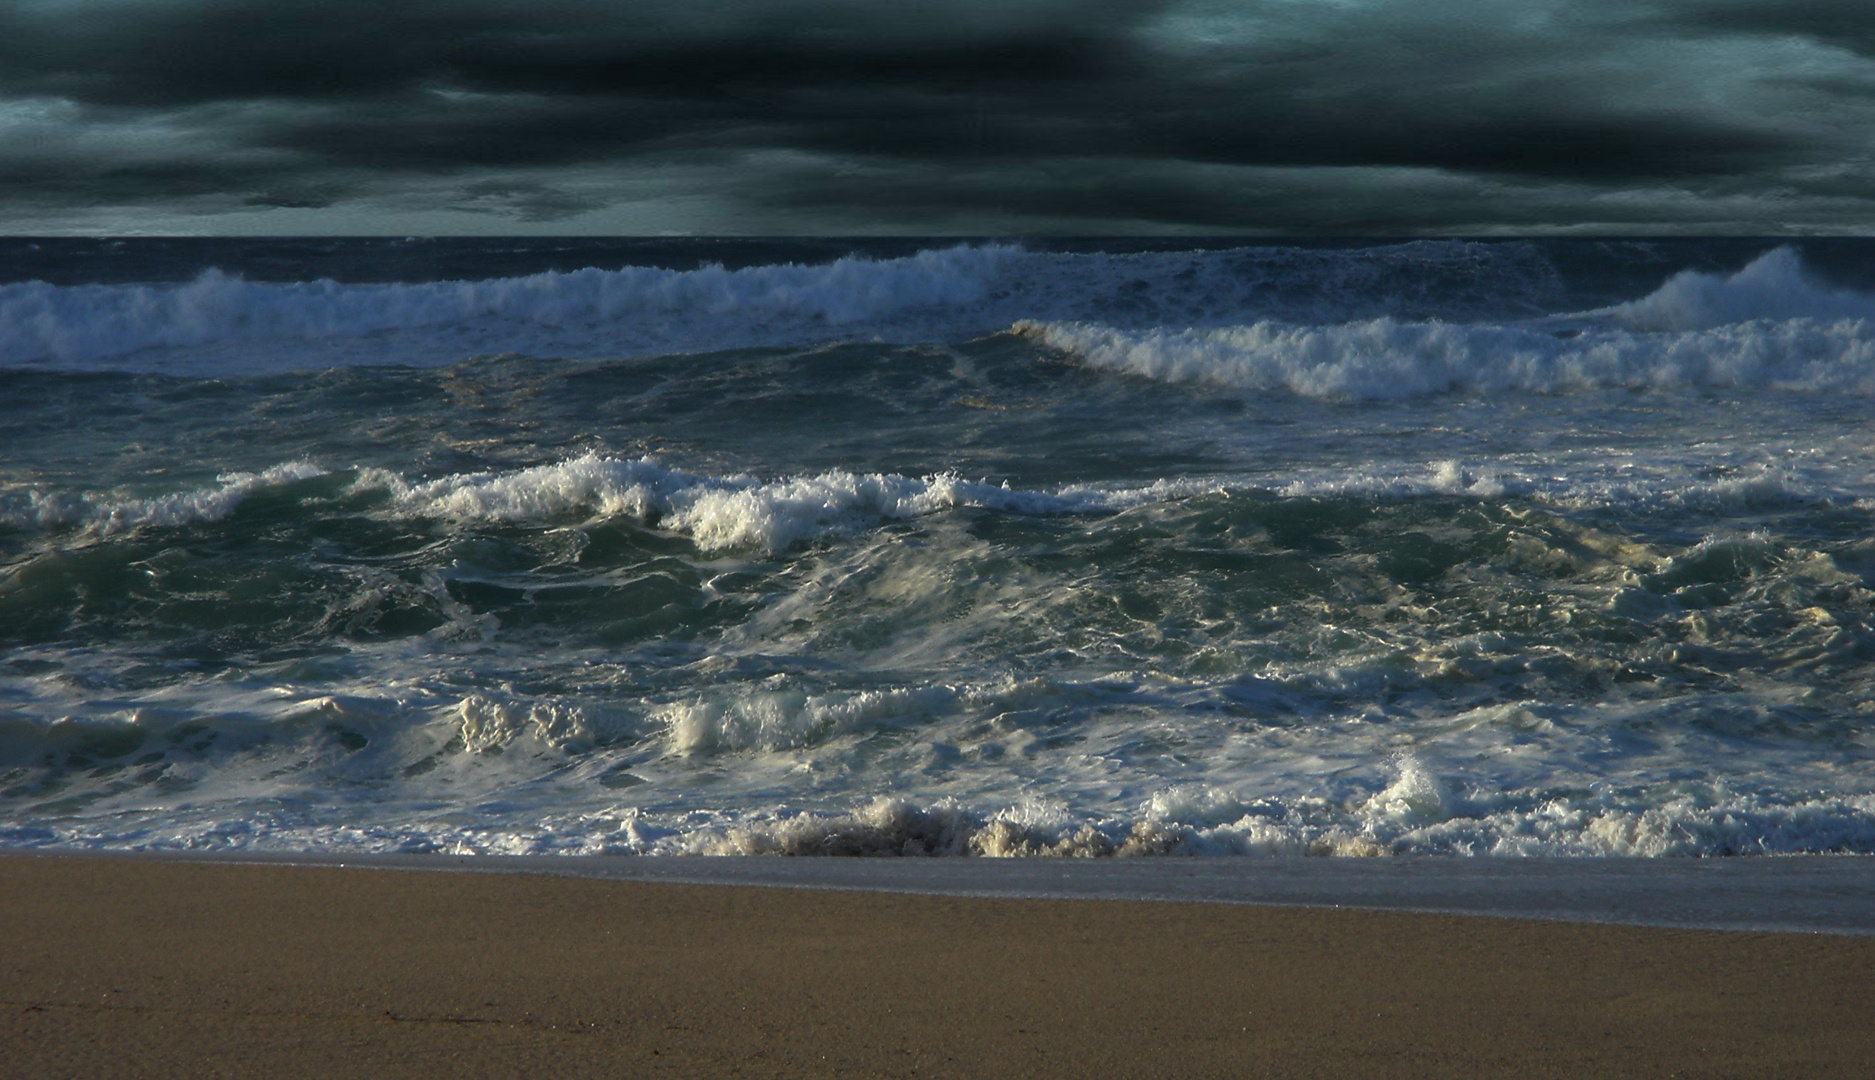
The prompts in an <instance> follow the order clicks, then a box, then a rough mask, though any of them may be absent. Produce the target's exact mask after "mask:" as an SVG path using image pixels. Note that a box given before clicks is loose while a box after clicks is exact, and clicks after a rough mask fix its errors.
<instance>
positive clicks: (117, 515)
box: [0, 461, 326, 536]
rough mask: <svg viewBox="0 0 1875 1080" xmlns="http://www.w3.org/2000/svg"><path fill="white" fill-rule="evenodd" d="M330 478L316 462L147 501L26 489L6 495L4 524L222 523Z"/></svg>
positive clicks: (102, 530) (116, 529)
mask: <svg viewBox="0 0 1875 1080" xmlns="http://www.w3.org/2000/svg"><path fill="white" fill-rule="evenodd" d="M324 475H326V470H324V469H322V468H320V467H319V466H317V465H314V464H312V463H311V462H305V461H291V462H287V463H285V464H282V465H275V466H273V467H272V468H269V469H264V470H262V471H261V472H257V473H255V472H232V473H224V474H222V475H221V476H219V477H217V478H216V483H217V485H218V486H216V487H205V488H195V489H191V490H188V491H178V492H170V493H168V494H163V495H151V496H147V497H137V496H132V495H126V494H122V493H103V494H76V493H71V492H55V491H47V490H45V489H44V488H41V487H26V488H20V489H16V490H14V491H10V492H0V522H4V523H6V524H8V525H11V526H13V527H15V528H28V529H54V528H59V527H69V526H78V527H80V528H82V529H83V530H84V531H85V533H86V534H87V535H91V536H110V535H113V534H116V533H122V532H128V531H130V530H132V529H137V528H142V527H146V526H147V527H152V528H165V527H174V526H178V525H187V524H190V523H193V522H198V521H220V520H221V519H223V518H225V517H227V516H228V515H229V514H231V513H233V512H234V509H235V508H236V507H237V506H240V505H241V504H242V503H243V502H245V501H247V500H248V499H249V498H251V497H252V496H253V495H254V494H255V493H257V492H260V491H263V490H265V489H267V488H270V487H279V486H281V485H285V484H292V483H297V482H298V481H301V480H309V479H312V478H314V477H318V476H324Z"/></svg>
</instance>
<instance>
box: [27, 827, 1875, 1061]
mask: <svg viewBox="0 0 1875 1080" xmlns="http://www.w3.org/2000/svg"><path fill="white" fill-rule="evenodd" d="M0 913H4V918H5V923H6V930H5V941H6V947H5V953H4V955H3V957H0V1015H4V1016H5V1021H4V1024H0V1075H4V1076H5V1077H8V1078H10V1080H27V1078H39V1077H84V1078H87V1080H90V1078H108V1077H168V1076H175V1077H192V1078H193V1077H208V1076H255V1077H322V1078H325V1077H352V1076H358V1077H430V1076H435V1077H474V1076H489V1077H558V1076H568V1077H638V1076H659V1077H664V1076H669V1077H710V1078H716V1077H731V1076H750V1077H770V1076H772V1077H810V1076H811V1077H819V1076H850V1077H912V1076H917V1077H1074V1078H1092V1077H1181V1078H1182V1077H1212V1076H1216V1077H1263V1076H1271V1077H1334V1078H1350V1077H1439V1078H1456V1077H1464V1078H1473V1077H1517V1078H1520V1080H1522V1078H1537V1077H1568V1078H1571V1080H1581V1078H1589V1077H1628V1076H1631V1077H1668V1076H1682V1077H1791V1078H1805V1080H1818V1078H1829V1077H1845V1078H1849V1077H1853V1078H1855V1080H1867V1078H1868V1077H1870V1076H1875V938H1869V937H1843V936H1828V935H1808V934H1754V933H1738V932H1717V931H1697V930H1663V929H1640V928H1630V927H1610V926H1583V925H1569V924H1561V923H1542V922H1527V921H1520V920H1512V919H1495V918H1479V917H1463V916H1447V915H1418V914H1398V913H1380V912H1360V911H1334V910H1322V909H1299V908H1262V907H1246V906H1237V905H1214V904H1178V903H1136V902H1121V901H1105V900H1102V901H1089V900H1023V899H981V898H978V899H967V898H956V897H943V896H908V895H888V894H877V893H856V892H828V891H812V890H793V889H770V888H752V887H743V888H727V887H715V886H697V885H662V884H645V883H632V882H617V881H590V880H571V879H560V878H545V877H536V876H527V875H509V874H469V873H421V872H408V871H385V870H356V869H332V868H316V867H291V866H257V865H214V864H202V863H183V862H163V861H138V860H119V859H94V858H77V857H38V856H27V855H7V856H0Z"/></svg>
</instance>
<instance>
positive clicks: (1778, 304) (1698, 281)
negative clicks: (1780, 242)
mask: <svg viewBox="0 0 1875 1080" xmlns="http://www.w3.org/2000/svg"><path fill="white" fill-rule="evenodd" d="M1591 314H1602V315H1609V316H1612V317H1613V318H1614V319H1616V320H1617V321H1619V322H1620V323H1621V324H1623V325H1625V326H1628V327H1630V328H1632V329H1635V330H1647V331H1679V332H1686V331H1694V330H1710V329H1713V328H1715V327H1720V326H1727V325H1730V324H1734V323H1743V322H1766V321H1774V322H1783V321H1788V320H1793V319H1801V320H1807V321H1813V322H1824V323H1834V322H1841V321H1844V320H1848V321H1851V322H1866V321H1868V320H1870V319H1875V297H1871V296H1866V295H1863V294H1861V293H1856V292H1849V291H1847V290H1844V289H1833V288H1830V287H1829V286H1827V285H1823V284H1821V283H1819V282H1817V281H1815V280H1813V279H1812V278H1811V277H1810V276H1809V275H1808V274H1806V273H1805V272H1804V268H1803V260H1802V258H1801V257H1800V256H1799V255H1798V254H1797V252H1796V250H1795V249H1793V248H1788V247H1780V248H1776V249H1774V250H1772V251H1768V252H1766V253H1765V254H1763V255H1760V256H1759V257H1758V258H1756V259H1754V260H1752V262H1751V263H1750V264H1749V265H1747V266H1746V267H1745V268H1744V269H1742V270H1740V271H1738V272H1737V273H1735V274H1706V273H1700V272H1698V271H1695V270H1686V271H1682V272H1681V273H1678V274H1675V275H1674V276H1673V277H1672V278H1671V279H1669V280H1668V281H1667V283H1666V284H1664V285H1662V286H1661V287H1660V288H1658V289H1656V290H1654V291H1653V292H1651V293H1649V294H1648V295H1646V296H1644V297H1642V298H1641V299H1639V300H1633V301H1629V302H1628V303H1625V304H1617V305H1615V306H1613V307H1610V308H1605V309H1603V310H1602V311H1600V312H1594V313H1591Z"/></svg>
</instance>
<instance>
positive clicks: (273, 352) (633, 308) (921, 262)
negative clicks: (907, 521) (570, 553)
mask: <svg viewBox="0 0 1875 1080" xmlns="http://www.w3.org/2000/svg"><path fill="white" fill-rule="evenodd" d="M1552 277H1553V272H1552V271H1549V270H1548V269H1547V263H1546V262H1545V261H1544V260H1543V259H1542V257H1541V256H1540V255H1539V254H1538V253H1536V252H1535V251H1534V250H1532V249H1527V248H1526V247H1523V246H1520V245H1515V244H1510V245H1477V244H1468V243H1463V242H1458V241H1425V242H1416V243H1409V244H1399V245H1389V246H1383V247H1379V248H1374V249H1369V250H1361V251H1345V250H1321V251H1317V250H1310V249H1302V248H1249V249H1241V250H1236V251H1186V252H1150V253H1136V254H1101V253H1082V254H1076V253H1049V252H1031V251H1025V250H1022V249H1021V248H1019V247H1015V246H1012V245H1006V244H992V245H983V246H967V245H960V246H954V247H949V248H942V249H932V250H926V251H921V252H919V253H917V254H915V255H911V256H906V257H902V258H865V257H860V256H851V257H848V258H843V259H839V260H836V261H834V262H831V263H827V264H822V265H806V266H804V265H794V264H777V265H766V266H752V267H745V268H742V269H736V270H730V269H725V268H723V267H721V266H705V267H702V268H699V269H694V270H664V269H657V268H650V267H625V268H622V269H618V270H599V269H585V270H578V271H573V272H567V273H542V274H534V275H531V276H527V277H517V278H504V279H489V280H481V281H447V282H426V283H392V284H358V285H346V284H339V283H335V282H332V281H327V280H321V281H306V282H287V283H267V282H253V281H247V280H244V279H242V278H239V277H235V276H232V275H228V274H225V273H222V272H220V271H216V270H210V271H208V272H206V273H203V274H202V275H200V276H199V277H197V278H196V279H195V280H193V281H189V282H185V283H181V284H175V285H124V286H103V285H87V286H72V287H59V286H52V285H47V284H45V283H42V282H25V283H17V284H8V285H0V366H8V367H22V366H48V367H55V368H57V367H66V368H115V369H128V370H148V369H154V370H162V371H170V372H177V373H184V374H220V373H236V374H252V373H255V372H258V371H272V370H298V369H305V368H308V367H327V366H335V365H345V364H383V363H397V364H437V363H454V362H457V361H460V360H462V359H464V358H466V357H468V356H471V355H476V354H489V353H497V352H522V353H530V354H533V355H541V356H561V357H585V358H597V357H618V356H628V355H649V354H663V353H684V352H696V351H702V350H711V349H731V348H744V347H756V346H793V345H800V344H806V343H819V342H824V341H826V340H827V339H828V338H829V337H845V338H856V339H868V338H878V339H886V340H901V341H910V340H918V341H930V340H960V339H964V338H970V337H976V336H979V335H982V334H988V333H993V332H995V331H997V330H1000V329H1002V328H1004V327H1007V326H1008V325H1009V324H1010V323H1011V322H1012V321H1014V320H1016V319H1019V318H1025V317H1027V318H1036V319H1084V318H1088V317H1091V316H1093V315H1094V314H1095V313H1102V315H1101V317H1103V318H1106V319H1109V320H1112V319H1116V318H1118V317H1119V316H1120V315H1122V314H1126V315H1128V316H1129V319H1130V320H1131V321H1144V322H1145V323H1147V324H1150V323H1151V322H1161V321H1165V320H1166V319H1167V318H1175V319H1178V320H1180V321H1184V322H1188V323H1191V324H1215V323H1217V322H1218V321H1220V320H1224V321H1235V320H1238V319H1240V318H1241V317H1242V313H1243V312H1245V311H1255V312H1260V313H1266V314H1268V313H1281V314H1285V315H1288V316H1293V317H1297V318H1303V319H1311V318H1318V317H1329V316H1330V313H1332V312H1335V311H1347V310H1355V311H1362V312H1370V313H1378V312H1380V311H1384V310H1389V309H1390V308H1395V307H1398V308H1405V309H1409V310H1435V311H1443V310H1445V309H1446V308H1449V307H1452V306H1453V304H1454V303H1456V304H1457V305H1458V308H1457V309H1455V310H1461V309H1463V307H1464V306H1465V304H1466V303H1467V302H1470V301H1472V300H1475V298H1476V297H1477V296H1481V295H1487V294H1488V295H1498V296H1511V297H1514V298H1524V299H1525V303H1524V304H1523V305H1521V306H1522V307H1524V308H1526V309H1527V308H1528V305H1529V302H1530V300H1529V297H1534V296H1538V295H1547V294H1548V293H1550V292H1553V291H1554V283H1553V281H1552ZM1448 294H1450V295H1448Z"/></svg>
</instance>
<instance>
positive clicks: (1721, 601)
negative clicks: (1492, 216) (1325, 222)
mask: <svg viewBox="0 0 1875 1080" xmlns="http://www.w3.org/2000/svg"><path fill="white" fill-rule="evenodd" d="M1872 406H1875V241H1868V240H1858V239H1839V240H1822V239H1818V240H1802V241H1791V242H1783V241H1777V240H1751V239H1674V240H1591V239H1543V240H1534V239H1505V240H1419V241H1410V242H1381V241H1351V240H1338V241H1332V242H1331V241H1320V242H1306V241H1293V240H1281V241H1266V242H1265V241H1256V242H1252V241H1244V240H1229V241H1223V240H1216V241H1203V242H1196V241H1179V240H1155V241H1136V240H1113V241H1101V240H1073V241H1068V240H1022V241H1008V240H983V241H968V242H965V241H952V240H923V241H921V240H904V239H895V240H848V239H802V240H696V239H671V240H653V239H647V240H566V239H540V240H508V239H473V240H470V239H408V240H396V239H290V240H288V239H273V240H266V239H259V240H217V239H162V238H140V239H138V238H133V239H123V240H95V239H36V240H35V239H17V238H15V239H3V240H0V846H4V847H7V848H13V849H35V848H58V849H143V850H171V851H175V850H186V851H242V852H253V853H263V852H301V853H317V854H322V855H329V854H342V853H347V852H355V853H364V852H376V853H425V852H430V853H446V854H501V855H528V854H599V853H610V854H645V855H658V854H682V853H688V854H738V853H740V854H762V853H779V854H799V855H812V854H831V855H840V854H853V855H875V854H877V855H957V856H963V855H988V856H1010V855H1032V856H1044V855H1057V856H1104V855H1191V854H1196V855H1245V856H1254V855H1338V856H1355V855H1414V854H1426V855H1434V854H1438V855H1473V856H1527V855H1550V856H1570V855H1580V856H1607V855H1621V856H1661V857H1669V856H1720V855H1783V854H1799V853H1864V854H1867V853H1875V438H1871V428H1870V417H1871V415H1875V408H1872Z"/></svg>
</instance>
